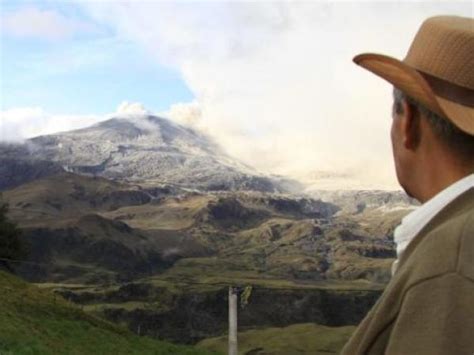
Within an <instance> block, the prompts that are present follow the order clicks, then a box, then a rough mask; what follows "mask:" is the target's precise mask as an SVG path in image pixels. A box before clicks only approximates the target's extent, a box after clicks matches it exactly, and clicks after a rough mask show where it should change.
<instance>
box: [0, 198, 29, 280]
mask: <svg viewBox="0 0 474 355" xmlns="http://www.w3.org/2000/svg"><path fill="white" fill-rule="evenodd" d="M7 213H8V203H5V202H3V201H2V200H1V195H0V266H3V267H5V268H6V269H8V270H9V271H13V267H12V263H11V262H8V261H7V260H1V259H13V260H18V259H22V258H24V257H25V256H26V250H25V247H24V245H23V243H22V242H21V239H20V236H21V230H20V229H19V228H18V227H17V225H16V224H15V223H13V222H11V221H10V220H9V219H8V217H7Z"/></svg>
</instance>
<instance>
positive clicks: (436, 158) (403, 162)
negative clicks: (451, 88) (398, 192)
mask: <svg viewBox="0 0 474 355" xmlns="http://www.w3.org/2000/svg"><path fill="white" fill-rule="evenodd" d="M392 118H393V121H392V128H391V141H392V149H393V157H394V161H395V168H396V172H397V178H398V181H399V183H400V185H401V186H402V187H403V188H404V189H405V191H406V192H407V193H408V194H409V195H410V196H413V197H416V198H417V199H419V200H424V199H426V198H427V197H428V196H427V197H424V196H423V192H422V190H423V189H420V187H419V186H418V185H419V182H420V181H422V182H423V183H424V182H425V181H426V180H427V178H426V177H423V175H426V174H432V173H433V172H434V170H435V169H433V168H434V167H436V166H437V167H439V168H440V169H444V170H447V169H449V171H445V172H444V174H443V175H445V174H448V175H456V176H457V175H459V176H464V175H468V174H469V173H472V172H474V136H472V135H469V134H467V133H465V132H463V131H461V130H460V129H459V128H457V127H456V126H455V125H454V124H452V123H451V122H450V121H449V120H448V119H446V118H445V117H442V116H440V115H438V114H436V113H434V112H432V111H431V110H429V109H427V108H426V107H424V106H423V105H422V104H420V103H418V102H417V101H416V100H414V99H412V98H411V97H409V96H407V95H406V94H405V93H403V92H402V91H401V90H399V89H397V88H394V90H393V107H392ZM436 170H437V169H436ZM442 173H443V172H442ZM431 180H434V177H431ZM425 187H429V186H425ZM425 195H429V194H427V193H425Z"/></svg>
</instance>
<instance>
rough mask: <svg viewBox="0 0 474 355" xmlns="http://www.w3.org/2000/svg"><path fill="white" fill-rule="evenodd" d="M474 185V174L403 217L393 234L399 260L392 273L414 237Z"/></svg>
mask: <svg viewBox="0 0 474 355" xmlns="http://www.w3.org/2000/svg"><path fill="white" fill-rule="evenodd" d="M472 187H474V174H471V175H468V176H466V177H464V178H462V179H461V180H458V181H456V182H455V183H454V184H452V185H450V186H448V187H447V188H446V189H444V190H442V191H441V192H439V193H438V194H437V195H435V196H434V197H432V198H431V199H430V200H428V201H427V202H425V203H424V204H423V205H421V206H420V207H418V208H417V209H415V210H414V211H413V212H411V213H410V214H408V215H407V216H405V218H403V219H402V223H401V224H400V225H399V226H398V227H397V228H395V231H394V235H393V238H394V241H395V243H396V244H397V260H395V262H394V263H393V265H392V275H393V274H394V273H395V271H396V268H397V265H398V260H400V257H401V256H402V254H403V252H404V251H405V249H406V247H407V246H408V244H409V243H410V242H411V241H412V240H413V238H415V237H416V236H417V235H418V233H419V232H420V231H421V230H422V229H423V227H425V226H426V225H427V224H428V223H429V222H430V221H431V220H432V219H433V217H435V216H436V215H437V214H438V212H440V211H441V210H442V209H443V207H445V206H446V205H447V204H449V203H450V202H451V201H453V200H454V199H455V198H456V197H458V196H459V195H461V194H462V193H463V192H466V191H467V190H469V189H470V188H472Z"/></svg>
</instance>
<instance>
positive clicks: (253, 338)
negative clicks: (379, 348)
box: [197, 323, 355, 355]
mask: <svg viewBox="0 0 474 355" xmlns="http://www.w3.org/2000/svg"><path fill="white" fill-rule="evenodd" d="M354 329H355V327H351V326H348V327H337V328H336V327H325V326H322V325H318V324H313V323H308V324H295V325H291V326H289V327H285V328H265V329H256V330H247V331H243V332H240V333H239V334H238V341H239V354H255V355H257V354H260V355H263V354H272V355H287V354H312V355H319V354H321V355H323V354H324V355H326V354H337V353H339V352H340V350H341V349H342V347H343V346H344V344H345V343H346V342H347V340H348V339H349V337H350V335H351V334H352V332H353V331H354ZM197 346H198V347H202V348H203V349H208V350H213V351H220V352H225V351H226V349H227V337H218V338H210V339H206V340H203V341H201V342H200V343H198V345H197Z"/></svg>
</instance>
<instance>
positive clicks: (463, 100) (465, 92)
mask: <svg viewBox="0 0 474 355" xmlns="http://www.w3.org/2000/svg"><path fill="white" fill-rule="evenodd" d="M417 71H418V72H419V73H420V74H421V76H423V78H424V79H425V80H426V82H427V83H428V85H429V86H430V87H431V89H432V90H433V92H434V93H435V94H436V95H437V96H440V97H442V98H443V99H446V100H449V101H452V102H455V103H457V104H460V105H463V106H467V107H471V108H474V90H472V89H468V88H465V87H462V86H459V85H457V84H453V83H450V82H449V81H446V80H444V79H440V78H437V77H435V76H433V75H430V74H427V73H424V72H422V71H420V70H418V69H417Z"/></svg>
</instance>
